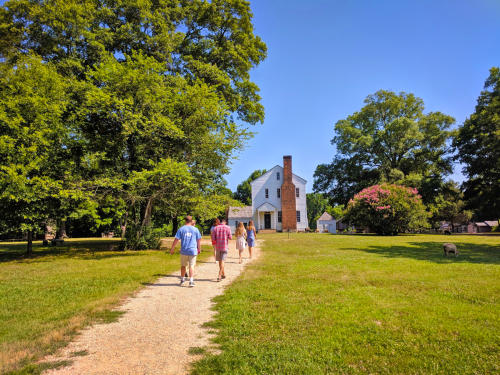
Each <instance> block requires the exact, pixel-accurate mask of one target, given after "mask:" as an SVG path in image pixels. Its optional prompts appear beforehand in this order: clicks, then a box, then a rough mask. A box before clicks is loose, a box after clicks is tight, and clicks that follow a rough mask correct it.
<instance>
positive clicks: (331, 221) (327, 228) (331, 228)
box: [316, 212, 337, 233]
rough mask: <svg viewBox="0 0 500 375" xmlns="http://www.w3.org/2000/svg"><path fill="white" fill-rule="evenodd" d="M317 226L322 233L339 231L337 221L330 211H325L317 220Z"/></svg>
mask: <svg viewBox="0 0 500 375" xmlns="http://www.w3.org/2000/svg"><path fill="white" fill-rule="evenodd" d="M316 228H318V230H319V232H320V233H337V221H336V220H335V218H334V217H333V216H332V215H330V214H329V213H328V212H323V215H321V216H320V218H319V219H318V220H317V221H316Z"/></svg>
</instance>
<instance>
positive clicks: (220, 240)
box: [212, 219, 233, 281]
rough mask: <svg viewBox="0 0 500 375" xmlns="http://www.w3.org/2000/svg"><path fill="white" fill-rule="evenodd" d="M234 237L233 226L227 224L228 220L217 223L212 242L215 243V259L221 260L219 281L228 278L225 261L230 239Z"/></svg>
mask: <svg viewBox="0 0 500 375" xmlns="http://www.w3.org/2000/svg"><path fill="white" fill-rule="evenodd" d="M232 238H233V237H232V236H231V228H229V226H228V225H226V220H225V219H222V220H221V224H220V225H217V226H216V227H215V228H214V229H213V231H212V243H215V260H216V261H217V262H219V276H218V277H217V281H221V279H225V278H226V273H225V272H224V261H225V260H226V257H227V251H228V249H229V247H228V244H229V240H231V239H232Z"/></svg>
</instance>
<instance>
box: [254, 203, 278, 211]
mask: <svg viewBox="0 0 500 375" xmlns="http://www.w3.org/2000/svg"><path fill="white" fill-rule="evenodd" d="M274 210H276V207H274V206H273V205H272V204H271V203H269V202H264V203H262V204H261V205H260V206H259V207H257V211H274Z"/></svg>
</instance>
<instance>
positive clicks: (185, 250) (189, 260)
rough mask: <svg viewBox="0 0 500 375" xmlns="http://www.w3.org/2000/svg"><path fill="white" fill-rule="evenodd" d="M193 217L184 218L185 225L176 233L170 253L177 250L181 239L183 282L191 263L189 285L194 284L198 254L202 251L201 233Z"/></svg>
mask: <svg viewBox="0 0 500 375" xmlns="http://www.w3.org/2000/svg"><path fill="white" fill-rule="evenodd" d="M192 221H193V218H192V217H191V216H189V215H188V216H186V217H185V218H184V225H183V226H182V227H181V228H179V230H178V231H177V233H176V234H175V239H174V243H173V244H172V248H171V249H170V254H173V253H174V251H175V246H176V245H177V243H178V242H179V241H181V283H180V285H181V286H182V284H183V283H184V281H186V279H185V278H184V275H185V274H186V267H187V266H188V265H189V286H191V287H193V286H194V279H193V275H194V266H195V264H196V256H197V255H198V254H199V253H200V252H201V234H200V231H199V230H198V228H196V227H194V226H192V225H191V223H192Z"/></svg>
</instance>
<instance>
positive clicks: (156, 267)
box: [0, 239, 212, 373]
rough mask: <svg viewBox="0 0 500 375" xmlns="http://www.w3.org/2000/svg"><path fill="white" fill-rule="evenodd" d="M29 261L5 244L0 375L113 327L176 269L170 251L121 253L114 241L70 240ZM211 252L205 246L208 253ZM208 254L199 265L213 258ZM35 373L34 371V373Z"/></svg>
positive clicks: (38, 250)
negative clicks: (125, 302) (137, 297)
mask: <svg viewBox="0 0 500 375" xmlns="http://www.w3.org/2000/svg"><path fill="white" fill-rule="evenodd" d="M65 243H66V244H67V245H66V246H61V247H54V248H52V247H51V248H42V247H40V244H39V243H37V244H36V245H35V248H34V256H33V258H31V259H25V258H24V257H23V256H22V254H23V252H24V248H25V244H12V243H1V244H0V373H3V372H6V371H12V370H15V369H17V370H19V369H20V368H22V367H24V366H27V368H29V369H33V368H35V370H33V371H35V372H37V371H36V366H35V367H33V366H32V365H30V364H32V363H33V362H34V361H36V360H38V359H40V358H41V357H42V356H44V355H45V354H47V353H50V352H53V351H54V350H55V349H57V348H59V347H61V346H63V345H65V344H66V343H67V342H68V341H69V340H70V339H71V337H72V335H74V334H75V332H77V330H78V329H81V328H82V327H84V326H85V325H88V324H90V323H92V322H96V321H104V322H107V321H113V320H115V319H117V318H118V317H119V315H120V312H117V311H111V310H110V309H112V308H113V307H115V306H116V305H117V304H118V303H119V302H120V300H121V299H123V298H124V297H126V296H128V295H130V294H131V293H133V292H134V291H136V290H138V289H140V288H141V287H143V286H144V284H145V283H148V282H151V281H153V280H155V279H157V278H158V277H160V276H161V275H164V274H166V273H170V272H172V271H175V270H177V268H178V267H179V255H178V248H177V252H176V254H175V255H174V256H170V255H166V254H165V251H158V250H150V251H116V250H114V249H116V248H117V247H118V246H117V245H118V241H117V240H112V239H111V240H100V239H86V240H67V241H65ZM207 249H211V247H210V246H209V247H206V246H203V250H207ZM211 253H212V252H211V251H204V252H203V253H202V256H201V258H202V259H204V258H206V257H208V256H210V254H211ZM30 371H31V370H30Z"/></svg>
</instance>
